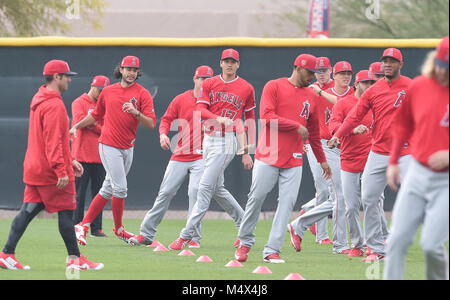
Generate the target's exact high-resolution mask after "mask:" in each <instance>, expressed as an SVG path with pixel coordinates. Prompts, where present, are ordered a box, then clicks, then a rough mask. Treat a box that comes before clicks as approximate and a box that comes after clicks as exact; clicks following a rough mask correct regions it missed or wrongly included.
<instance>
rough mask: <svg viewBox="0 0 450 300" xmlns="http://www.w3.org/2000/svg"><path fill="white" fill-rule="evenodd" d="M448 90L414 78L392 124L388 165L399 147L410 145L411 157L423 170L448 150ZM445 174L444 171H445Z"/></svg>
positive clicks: (430, 80)
mask: <svg viewBox="0 0 450 300" xmlns="http://www.w3.org/2000/svg"><path fill="white" fill-rule="evenodd" d="M448 97H449V93H448V86H442V85H441V84H439V82H437V81H436V79H434V78H433V79H430V78H427V77H425V76H419V77H417V78H415V79H414V80H413V82H412V84H411V85H410V87H409V89H408V90H407V92H406V98H405V100H404V101H403V104H402V106H401V107H400V109H398V111H397V113H396V115H395V117H394V120H393V121H392V132H393V143H392V147H393V148H392V153H391V157H390V161H389V163H390V164H397V163H398V158H399V156H400V154H401V151H400V150H401V148H402V145H403V144H404V143H405V142H406V141H409V142H410V150H411V154H412V156H413V157H414V158H415V159H416V160H417V161H419V162H420V163H421V164H423V165H424V166H428V159H429V157H430V156H431V155H432V154H433V153H435V152H437V151H440V150H449V146H448V143H449V129H448V125H449V108H448ZM445 171H446V172H448V169H447V170H445Z"/></svg>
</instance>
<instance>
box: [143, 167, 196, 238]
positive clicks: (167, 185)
mask: <svg viewBox="0 0 450 300" xmlns="http://www.w3.org/2000/svg"><path fill="white" fill-rule="evenodd" d="M190 166H191V162H180V161H173V160H171V161H170V162H169V163H168V165H167V168H166V172H165V173H164V178H163V180H162V183H161V186H160V188H159V192H158V196H157V197H156V200H155V202H154V204H153V207H152V208H151V209H150V210H149V211H148V212H147V214H146V215H145V217H144V220H143V221H142V223H141V229H140V232H141V235H142V236H143V237H144V238H145V240H146V241H147V243H151V242H153V240H154V238H155V235H156V231H157V228H158V225H159V224H160V223H161V221H162V219H163V218H164V215H165V213H166V211H167V209H168V208H169V205H170V202H171V200H172V199H173V197H175V195H176V194H177V191H178V189H179V188H180V186H181V185H182V184H183V181H184V180H185V179H186V176H187V175H188V172H189V168H190Z"/></svg>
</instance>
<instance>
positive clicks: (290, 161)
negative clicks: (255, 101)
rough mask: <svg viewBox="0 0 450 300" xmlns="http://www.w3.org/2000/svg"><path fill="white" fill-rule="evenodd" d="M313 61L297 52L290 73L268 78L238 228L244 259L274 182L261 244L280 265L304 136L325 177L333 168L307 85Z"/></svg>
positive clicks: (268, 259) (266, 254)
mask: <svg viewBox="0 0 450 300" xmlns="http://www.w3.org/2000/svg"><path fill="white" fill-rule="evenodd" d="M315 72H318V71H317V60H316V58H315V57H314V56H312V55H309V54H301V55H299V56H298V57H297V58H296V60H295V62H294V70H293V72H292V75H291V77H289V78H286V77H283V78H279V79H276V80H272V81H269V82H268V83H267V84H266V85H265V87H264V90H263V94H262V96H261V108H260V115H261V119H262V122H263V129H262V131H261V133H260V136H259V141H258V147H257V150H256V156H255V167H254V169H253V175H252V185H251V188H250V193H249V198H248V202H247V205H246V207H245V214H244V218H243V220H242V224H241V228H240V229H239V235H238V237H239V241H240V245H239V247H238V249H237V250H236V252H235V257H236V259H237V260H238V261H241V262H244V261H246V260H247V258H248V254H249V251H250V249H251V247H252V246H253V244H254V243H255V233H254V230H255V226H256V223H257V221H258V218H259V214H260V212H261V207H262V205H263V203H264V200H265V199H266V197H267V195H268V194H269V193H270V191H271V190H272V189H273V188H274V186H275V184H277V183H278V188H279V196H278V206H277V211H276V213H275V217H274V219H273V223H272V228H271V231H270V235H269V240H268V242H267V244H266V245H265V246H264V250H263V260H264V262H268V263H284V260H282V259H281V258H280V253H281V247H282V245H283V242H284V236H285V234H286V226H287V225H288V222H289V218H290V214H291V213H292V210H293V208H294V205H295V202H296V201H297V195H298V191H299V188H300V182H301V177H302V163H303V159H302V158H303V157H302V153H303V143H304V141H306V139H308V137H309V141H310V144H311V147H312V149H313V152H314V155H316V157H317V160H318V161H319V163H320V164H321V167H322V170H323V176H324V177H326V178H330V177H331V169H330V167H329V166H328V163H327V161H326V159H325V154H324V153H323V148H322V147H321V144H320V133H319V132H320V128H319V111H318V106H317V103H318V101H317V99H316V98H317V95H315V94H314V92H313V91H312V90H311V89H310V88H308V86H309V85H310V82H311V80H313V78H314V73H315Z"/></svg>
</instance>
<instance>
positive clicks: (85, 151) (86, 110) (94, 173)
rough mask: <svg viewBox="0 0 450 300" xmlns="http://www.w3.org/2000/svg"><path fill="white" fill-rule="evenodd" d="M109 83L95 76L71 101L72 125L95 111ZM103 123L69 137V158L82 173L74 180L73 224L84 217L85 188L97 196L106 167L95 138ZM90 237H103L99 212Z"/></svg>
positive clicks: (104, 77) (98, 134)
mask: <svg viewBox="0 0 450 300" xmlns="http://www.w3.org/2000/svg"><path fill="white" fill-rule="evenodd" d="M109 83H110V81H109V78H108V77H106V76H102V75H98V76H95V77H94V79H93V80H92V83H91V88H90V90H89V92H88V93H84V94H82V95H81V96H80V97H78V98H77V99H75V101H73V102H72V126H73V125H75V124H76V123H78V122H79V121H81V120H82V119H83V118H84V117H86V115H88V114H90V113H91V112H92V111H93V110H94V109H95V104H96V103H97V100H98V97H99V96H100V93H101V91H102V89H103V88H104V87H106V86H108V85H109ZM102 127H103V121H102V120H100V121H99V122H97V123H96V124H94V125H92V126H89V127H85V128H83V129H80V130H79V131H78V133H77V137H76V138H75V137H73V138H72V156H73V157H74V158H75V159H76V160H77V161H78V162H80V163H81V165H82V166H83V169H84V173H83V175H82V176H81V177H80V178H75V187H76V191H77V208H76V210H75V211H74V214H73V222H74V223H75V224H78V223H79V222H81V220H83V217H84V202H85V198H86V192H87V188H88V186H89V182H90V186H91V192H92V195H97V193H98V191H99V190H100V188H101V187H102V183H103V180H105V175H106V172H105V168H103V165H102V161H101V159H100V154H99V153H98V138H99V137H100V133H101V131H102ZM91 227H92V230H91V236H94V237H106V236H107V235H106V234H105V233H104V232H103V231H102V212H100V213H99V214H98V216H97V217H96V218H95V220H94V221H93V222H92V226H91Z"/></svg>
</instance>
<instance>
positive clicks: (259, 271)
mask: <svg viewBox="0 0 450 300" xmlns="http://www.w3.org/2000/svg"><path fill="white" fill-rule="evenodd" d="M252 273H254V274H272V271H270V270H269V268H268V267H265V266H259V267H257V268H256V269H254V270H253V272H252Z"/></svg>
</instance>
